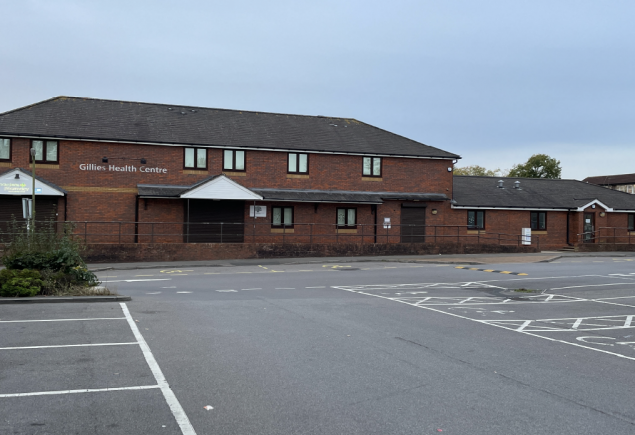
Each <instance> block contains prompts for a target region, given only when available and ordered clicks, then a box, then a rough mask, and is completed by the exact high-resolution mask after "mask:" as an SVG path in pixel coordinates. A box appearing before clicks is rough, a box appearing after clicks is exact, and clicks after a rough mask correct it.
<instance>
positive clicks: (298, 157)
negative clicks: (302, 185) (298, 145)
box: [287, 153, 309, 175]
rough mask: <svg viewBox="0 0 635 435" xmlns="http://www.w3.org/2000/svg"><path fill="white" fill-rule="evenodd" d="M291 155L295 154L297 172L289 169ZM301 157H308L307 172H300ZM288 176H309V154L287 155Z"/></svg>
mask: <svg viewBox="0 0 635 435" xmlns="http://www.w3.org/2000/svg"><path fill="white" fill-rule="evenodd" d="M291 154H295V167H296V170H295V171H291V170H290V169H289V162H290V161H291ZM300 155H305V156H306V171H304V172H303V171H300ZM287 174H303V175H309V154H308V153H287Z"/></svg>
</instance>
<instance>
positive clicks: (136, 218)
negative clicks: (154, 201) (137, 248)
mask: <svg viewBox="0 0 635 435" xmlns="http://www.w3.org/2000/svg"><path fill="white" fill-rule="evenodd" d="M134 242H135V243H139V195H137V197H136V198H135V208H134Z"/></svg>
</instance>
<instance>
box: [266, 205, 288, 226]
mask: <svg viewBox="0 0 635 435" xmlns="http://www.w3.org/2000/svg"><path fill="white" fill-rule="evenodd" d="M271 226H272V227H285V228H290V227H292V226H293V207H271Z"/></svg>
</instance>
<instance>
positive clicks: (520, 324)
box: [331, 275, 635, 361]
mask: <svg viewBox="0 0 635 435" xmlns="http://www.w3.org/2000/svg"><path fill="white" fill-rule="evenodd" d="M593 276H598V275H593ZM529 279H531V278H529ZM538 279H540V278H538ZM419 285H420V284H419ZM374 287H375V286H373V285H358V286H348V285H335V286H331V288H334V289H338V290H343V291H347V292H351V293H357V294H360V295H364V296H371V297H376V298H381V299H386V300H389V301H393V302H399V303H402V304H407V305H410V306H413V307H415V308H421V309H424V310H428V311H434V312H436V313H439V314H445V315H448V316H452V317H456V318H459V319H463V320H468V321H471V322H476V323H480V324H482V325H489V326H494V327H497V328H502V329H506V330H508V331H509V330H511V331H514V332H518V333H520V334H524V335H529V336H531V337H536V338H541V339H543V340H548V341H551V342H555V343H561V344H567V345H569V346H575V347H579V348H582V349H588V350H592V351H595V352H601V353H605V354H608V355H612V356H616V357H618V358H623V359H627V360H631V361H635V357H633V356H628V355H624V354H622V353H618V352H611V351H608V350H604V349H598V348H596V347H591V346H587V345H584V344H580V343H574V342H571V341H567V340H562V339H557V338H552V337H549V336H544V335H540V334H538V333H535V332H542V333H544V332H550V331H552V330H550V329H546V328H549V327H545V329H542V330H539V331H535V332H534V331H533V330H525V328H526V327H527V326H528V325H529V324H531V322H532V320H515V321H511V322H515V324H514V325H510V324H505V322H510V321H505V320H501V321H488V320H484V319H474V318H472V317H468V316H464V315H461V314H457V313H454V312H450V311H449V309H447V310H442V309H440V308H434V305H432V306H431V305H425V304H419V305H417V304H415V303H413V302H412V301H410V300H403V299H404V298H391V297H387V296H382V295H379V294H374V293H369V292H366V291H362V290H363V289H364V288H368V289H369V290H374ZM406 299H407V298H406ZM576 299H577V301H578V302H591V303H592V302H600V301H596V300H593V299H578V298H576ZM525 303H527V302H525ZM454 305H455V307H461V308H463V309H466V308H469V307H465V306H464V305H457V304H454ZM476 309H478V308H476ZM611 317H614V318H616V317H623V318H624V321H623V323H622V325H621V326H619V327H616V326H612V327H611V326H609V327H604V328H603V329H624V325H628V328H632V327H633V326H632V322H631V323H628V319H627V317H628V316H606V317H601V318H604V319H606V318H611ZM593 319H594V321H597V319H600V317H596V318H593ZM553 320H562V319H553ZM569 320H570V319H569ZM577 320H578V318H576V319H575V320H574V321H573V323H572V325H573V324H575V323H576V321H577ZM631 320H632V317H631ZM580 324H582V322H580V323H579V324H578V328H579V326H580ZM510 326H516V328H513V327H510ZM589 326H590V325H589ZM560 329H561V330H571V331H579V330H580V329H571V328H568V329H563V328H560ZM585 330H589V329H585ZM624 343H625V344H629V345H630V344H631V342H624ZM589 344H590V343H589ZM629 347H631V349H635V343H633V345H630V346H629Z"/></svg>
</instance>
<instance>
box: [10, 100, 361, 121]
mask: <svg viewBox="0 0 635 435" xmlns="http://www.w3.org/2000/svg"><path fill="white" fill-rule="evenodd" d="M57 99H68V100H90V101H105V102H109V103H129V104H144V105H148V106H165V107H183V108H190V109H200V110H220V111H224V112H241V113H242V112H246V113H255V114H264V115H281V116H299V117H305V118H325V119H341V120H348V121H356V122H360V121H357V120H356V119H354V118H345V117H341V116H323V115H301V114H297V113H279V112H265V111H257V110H240V109H224V108H219V107H203V106H193V105H187V104H167V103H149V102H146V101H129V100H111V99H109V98H92V97H71V96H57V97H53V98H49V99H48V100H43V101H40V102H37V103H33V104H30V105H29V106H25V107H20V108H17V109H13V110H9V111H8V112H4V113H0V116H1V115H4V114H6V113H11V112H15V111H17V110H21V109H25V108H28V107H31V106H36V105H38V104H44V103H47V102H50V101H53V100H57Z"/></svg>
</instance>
